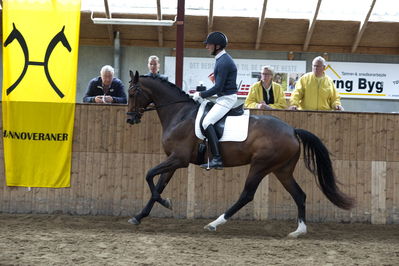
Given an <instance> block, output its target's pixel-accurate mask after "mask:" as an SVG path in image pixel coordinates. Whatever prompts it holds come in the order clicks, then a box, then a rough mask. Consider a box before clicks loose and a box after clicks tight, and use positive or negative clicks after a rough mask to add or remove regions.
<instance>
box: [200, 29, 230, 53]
mask: <svg viewBox="0 0 399 266" xmlns="http://www.w3.org/2000/svg"><path fill="white" fill-rule="evenodd" d="M204 43H205V44H214V45H220V46H221V48H222V49H223V48H225V47H226V46H227V43H228V40H227V37H226V35H224V33H222V32H220V31H214V32H211V33H209V34H208V37H206V40H205V41H204Z"/></svg>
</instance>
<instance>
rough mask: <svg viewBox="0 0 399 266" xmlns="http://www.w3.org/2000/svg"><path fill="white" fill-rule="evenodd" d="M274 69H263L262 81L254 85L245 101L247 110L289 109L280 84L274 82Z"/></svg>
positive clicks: (268, 67) (265, 67) (267, 67)
mask: <svg viewBox="0 0 399 266" xmlns="http://www.w3.org/2000/svg"><path fill="white" fill-rule="evenodd" d="M273 76H274V69H273V68H272V67H270V66H264V67H262V72H261V78H260V81H258V82H256V83H254V84H253V85H252V86H251V89H250V91H249V93H248V96H247V98H246V99H245V103H244V107H245V108H257V109H265V110H271V109H287V101H286V100H285V97H284V92H283V89H282V88H281V86H280V84H278V83H276V82H274V81H272V80H273Z"/></svg>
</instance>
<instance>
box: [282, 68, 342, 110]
mask: <svg viewBox="0 0 399 266" xmlns="http://www.w3.org/2000/svg"><path fill="white" fill-rule="evenodd" d="M290 104H291V105H295V106H297V107H298V109H299V110H335V107H336V106H337V105H341V97H340V96H339V93H338V91H337V88H336V87H335V85H334V83H333V81H332V79H331V78H330V77H328V76H327V75H324V76H323V77H321V78H316V76H315V75H314V73H313V72H309V73H306V74H305V75H303V76H302V77H301V78H300V79H299V80H298V82H297V83H296V85H295V90H294V92H293V93H292V95H291V100H290Z"/></svg>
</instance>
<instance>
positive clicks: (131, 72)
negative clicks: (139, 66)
mask: <svg viewBox="0 0 399 266" xmlns="http://www.w3.org/2000/svg"><path fill="white" fill-rule="evenodd" d="M129 74H130V79H132V80H133V78H134V76H133V71H131V70H129Z"/></svg>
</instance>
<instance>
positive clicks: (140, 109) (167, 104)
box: [127, 85, 191, 115]
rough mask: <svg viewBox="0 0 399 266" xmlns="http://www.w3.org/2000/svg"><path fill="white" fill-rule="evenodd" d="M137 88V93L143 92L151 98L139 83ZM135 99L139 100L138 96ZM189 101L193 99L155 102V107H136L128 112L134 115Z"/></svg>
mask: <svg viewBox="0 0 399 266" xmlns="http://www.w3.org/2000/svg"><path fill="white" fill-rule="evenodd" d="M135 89H136V94H139V93H141V94H142V95H143V96H144V97H145V98H147V99H148V100H150V99H149V98H148V96H147V95H146V94H144V93H143V92H142V89H141V87H140V86H139V85H136V86H135ZM135 101H137V97H135ZM189 101H191V99H184V100H180V101H175V102H169V103H164V104H160V105H158V106H157V105H155V104H154V107H149V108H148V107H145V108H135V111H133V112H127V114H128V115H134V114H139V113H144V112H148V111H154V110H157V109H160V108H162V107H165V106H169V105H172V104H176V103H183V102H189Z"/></svg>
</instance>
